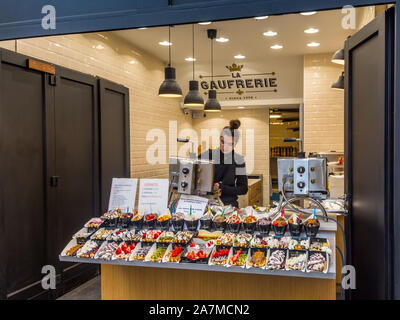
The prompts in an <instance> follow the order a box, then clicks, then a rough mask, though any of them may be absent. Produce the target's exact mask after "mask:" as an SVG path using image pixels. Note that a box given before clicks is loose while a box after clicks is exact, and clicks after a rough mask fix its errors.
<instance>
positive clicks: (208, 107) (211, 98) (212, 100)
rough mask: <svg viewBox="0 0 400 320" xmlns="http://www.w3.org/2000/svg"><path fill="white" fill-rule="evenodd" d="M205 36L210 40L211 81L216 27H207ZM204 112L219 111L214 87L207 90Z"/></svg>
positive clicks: (219, 106) (219, 107)
mask: <svg viewBox="0 0 400 320" xmlns="http://www.w3.org/2000/svg"><path fill="white" fill-rule="evenodd" d="M207 36H208V38H209V39H210V40H211V81H213V79H214V52H213V43H214V41H213V39H215V38H216V37H217V30H216V29H208V30H207ZM204 111H205V112H220V111H221V105H220V104H219V102H218V100H217V91H216V90H214V89H210V90H208V100H207V102H206V104H205V105H204Z"/></svg>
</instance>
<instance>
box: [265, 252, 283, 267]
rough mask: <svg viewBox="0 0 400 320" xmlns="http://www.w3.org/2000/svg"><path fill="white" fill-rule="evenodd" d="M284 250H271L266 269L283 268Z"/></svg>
mask: <svg viewBox="0 0 400 320" xmlns="http://www.w3.org/2000/svg"><path fill="white" fill-rule="evenodd" d="M285 260H286V250H279V249H278V250H271V251H270V255H269V258H268V262H267V265H266V267H265V268H266V269H267V270H282V269H284V268H285Z"/></svg>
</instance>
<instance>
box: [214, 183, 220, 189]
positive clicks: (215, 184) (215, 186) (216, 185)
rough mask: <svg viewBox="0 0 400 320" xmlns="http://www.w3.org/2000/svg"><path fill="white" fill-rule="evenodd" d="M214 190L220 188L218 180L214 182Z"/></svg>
mask: <svg viewBox="0 0 400 320" xmlns="http://www.w3.org/2000/svg"><path fill="white" fill-rule="evenodd" d="M214 190H215V191H217V190H219V183H218V182H216V183H214Z"/></svg>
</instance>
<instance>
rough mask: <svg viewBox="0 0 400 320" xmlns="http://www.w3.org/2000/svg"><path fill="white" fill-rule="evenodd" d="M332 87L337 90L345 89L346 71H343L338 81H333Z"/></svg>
mask: <svg viewBox="0 0 400 320" xmlns="http://www.w3.org/2000/svg"><path fill="white" fill-rule="evenodd" d="M331 88H332V89H337V90H343V89H344V72H342V74H341V75H340V76H339V78H338V79H337V81H336V82H334V83H332V85H331Z"/></svg>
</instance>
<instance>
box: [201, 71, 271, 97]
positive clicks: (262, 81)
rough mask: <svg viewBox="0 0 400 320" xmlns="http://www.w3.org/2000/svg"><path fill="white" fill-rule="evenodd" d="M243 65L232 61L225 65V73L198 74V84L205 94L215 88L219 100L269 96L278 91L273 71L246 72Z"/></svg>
mask: <svg viewBox="0 0 400 320" xmlns="http://www.w3.org/2000/svg"><path fill="white" fill-rule="evenodd" d="M243 67H244V65H243V64H241V65H238V64H236V63H232V65H228V66H226V67H225V68H226V70H227V72H226V74H220V75H215V76H213V77H211V76H210V75H200V76H199V77H200V86H201V89H203V90H204V94H205V95H207V91H208V90H210V89H214V90H217V94H218V99H219V100H239V101H240V100H256V99H265V98H270V97H271V95H273V94H274V93H276V92H278V79H277V76H276V73H275V72H274V71H270V72H269V71H266V72H261V73H248V72H246V71H245V69H244V68H243Z"/></svg>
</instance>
